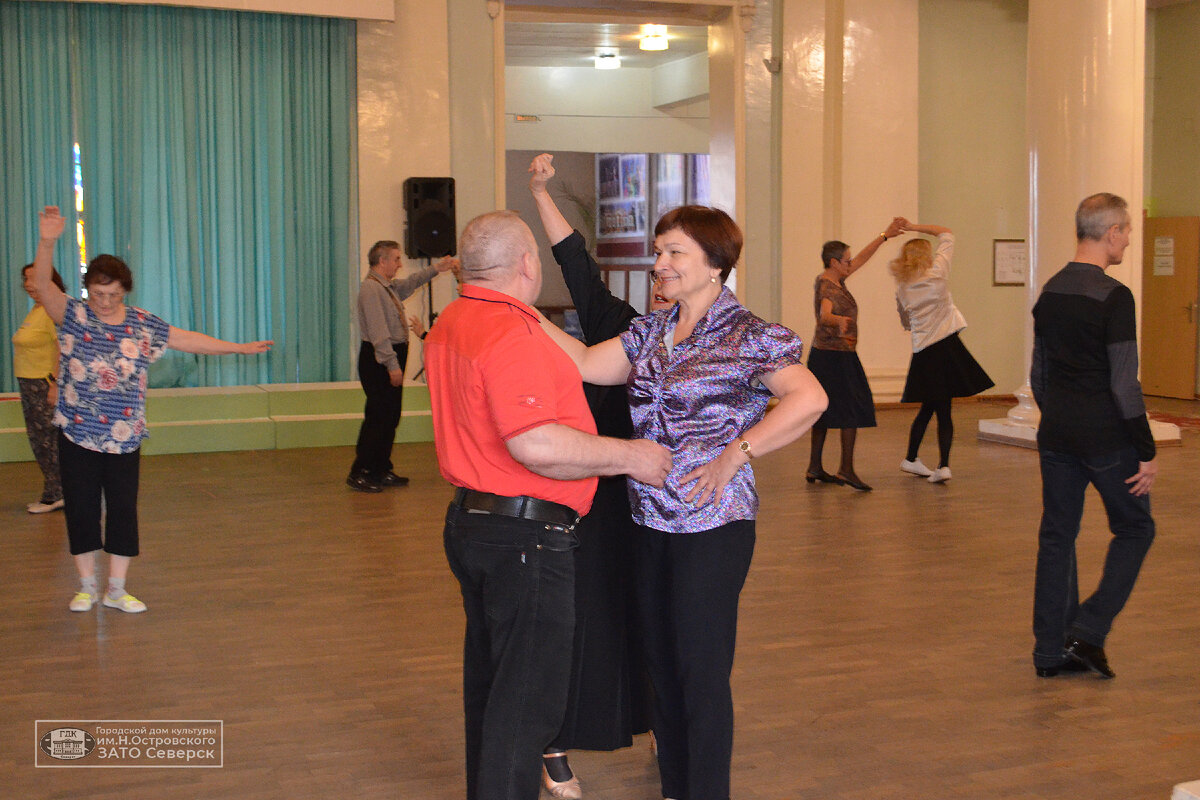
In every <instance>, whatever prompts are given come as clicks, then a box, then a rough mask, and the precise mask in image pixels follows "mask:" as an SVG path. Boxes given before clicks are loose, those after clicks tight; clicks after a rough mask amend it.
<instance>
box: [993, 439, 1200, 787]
mask: <svg viewBox="0 0 1200 800" xmlns="http://www.w3.org/2000/svg"><path fill="white" fill-rule="evenodd" d="M1150 433H1151V434H1152V435H1153V436H1154V442H1155V444H1160V445H1167V446H1170V445H1178V444H1181V443H1182V442H1181V439H1180V436H1179V426H1178V425H1175V424H1173V423H1170V422H1158V421H1157V420H1150ZM979 438H980V439H982V440H984V441H987V442H1000V443H1001V444H1012V445H1016V446H1017V447H1029V448H1032V449H1034V450H1036V449H1037V427H1035V426H1032V425H1023V424H1021V423H1018V422H1013V421H1012V420H1011V419H1009V418H1008V417H1004V418H1003V419H981V420H979ZM1197 800H1200V798H1197Z"/></svg>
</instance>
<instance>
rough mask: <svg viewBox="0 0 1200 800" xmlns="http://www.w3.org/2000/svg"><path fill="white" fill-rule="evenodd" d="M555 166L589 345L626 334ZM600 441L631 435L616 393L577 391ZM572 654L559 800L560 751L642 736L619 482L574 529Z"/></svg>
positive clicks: (537, 184) (570, 285) (542, 167)
mask: <svg viewBox="0 0 1200 800" xmlns="http://www.w3.org/2000/svg"><path fill="white" fill-rule="evenodd" d="M552 159H553V156H550V155H546V154H543V155H540V156H538V157H537V158H535V159H534V160H533V163H532V164H530V167H529V171H530V173H531V174H532V177H531V178H530V180H529V189H530V191H531V192H532V193H533V198H534V202H535V203H536V205H537V208H538V214H539V215H540V217H541V220H542V225H543V227H544V228H545V230H546V236H547V237H548V238H549V240H550V242H551V243H552V245H553V252H554V259H555V260H556V261H557V262H558V264H559V266H560V267H561V268H562V273H563V279H564V280H565V281H566V283H567V289H568V290H569V291H570V293H571V300H572V302H573V303H574V304H575V309H576V311H577V312H578V313H579V325H580V327H581V328H582V330H583V335H584V339H585V340H586V341H587V342H588V343H591V344H595V343H597V342H602V341H605V340H606V339H611V338H613V337H614V336H617V335H619V334H621V333H622V332H624V331H625V330H626V329H627V328H628V327H629V322H630V320H632V319H633V318H634V317H636V316H638V312H637V310H636V309H635V308H633V307H632V306H631V305H629V304H628V303H627V302H625V301H624V300H621V299H619V298H617V297H614V296H613V294H612V293H611V292H610V291H609V290H608V287H607V286H606V285H605V283H604V281H603V279H602V278H601V276H600V268H599V266H598V265H597V264H596V262H595V260H594V259H593V258H592V256H591V254H590V253H588V251H587V244H586V242H585V241H584V238H583V236H582V235H580V233H579V232H578V231H576V230H574V229H573V228H572V227H571V225H570V223H568V222H567V221H566V219H565V218H564V217H563V216H562V214H561V213H560V212H559V210H558V207H557V206H556V205H555V204H554V200H553V199H552V198H551V197H550V193H549V192H548V191H547V188H546V184H547V182H548V181H549V180H550V178H552V177H554V167H553V166H551V160H552ZM583 389H584V393H585V395H586V396H587V400H588V405H589V407H590V408H591V410H592V416H594V417H595V418H596V429H597V431H598V432H599V434H600V435H601V436H616V437H620V438H623V439H628V438H630V437H631V436H632V434H633V423H632V422H631V421H630V418H629V403H628V401H627V400H626V397H625V387H624V386H593V385H591V384H586V383H585V384H584V385H583ZM575 530H576V533H577V534H578V536H579V548H578V549H577V550H576V551H575V654H574V658H573V659H572V666H571V686H570V690H569V695H568V701H567V713H566V717H565V719H564V720H563V726H562V729H561V730H560V732H559V735H558V738H557V739H555V740H554V742H552V743H551V745H550V747H548V748H547V749H546V753H545V768H546V769H545V774H544V775H543V779H544V782H545V784H546V788H547V790H549V792H550V794H551V795H552V796H554V797H558V798H580V797H582V792H581V790H580V787H579V780H578V779H577V778H576V777H575V776H574V775H573V774H572V772H571V768H570V767H569V766H568V764H567V755H566V751H567V750H616V749H618V748H621V747H628V746H629V745H630V744H632V743H633V736H634V734H639V733H645V732H646V731H648V730H649V729H650V725H649V720H650V703H649V697H648V681H647V678H646V671H645V665H644V662H643V658H642V648H641V645H640V640H639V634H638V627H637V617H636V607H635V604H634V599H633V598H634V587H633V537H634V533H635V527H634V524H633V519H632V516H631V514H630V510H629V493H628V490H627V488H626V481H625V477H624V476H623V475H618V476H615V477H608V478H600V482H599V485H598V486H597V488H596V498H595V500H594V501H593V502H592V511H591V513H589V514H588V515H587V516H585V517H584V518H583V519H582V520H581V521H580V523H579V525H578V527H576V529H575Z"/></svg>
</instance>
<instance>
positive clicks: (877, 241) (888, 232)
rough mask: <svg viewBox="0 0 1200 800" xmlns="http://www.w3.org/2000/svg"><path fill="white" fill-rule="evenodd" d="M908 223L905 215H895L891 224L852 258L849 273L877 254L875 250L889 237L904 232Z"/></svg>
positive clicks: (852, 272)
mask: <svg viewBox="0 0 1200 800" xmlns="http://www.w3.org/2000/svg"><path fill="white" fill-rule="evenodd" d="M907 224H908V220H906V219H904V217H894V218H893V219H892V221H891V224H889V225H888V226H887V227H886V228H884V229H883V232H882V233H880V234H879V235H878V236H876V237H875V238H874V239H872V240H871V241H870V242H869V243H868V244H867V245H866V247H864V248H863V249H862V250H859V251H858V255H856V256H855V257H854V258H852V259H850V272H849V273H848V275H853V274H854V273H855V272H858V269H859V267H861V266H862V265H863V264H866V263H867V262H868V261H870V260H871V256H873V255H875V251H876V250H878V249H879V246H880V245H882V244H883V243H884V242H886V241H887V240H888V239H891V238H893V237H895V236H899V235H900V234H901V233H903V232H904V226H905V225H907Z"/></svg>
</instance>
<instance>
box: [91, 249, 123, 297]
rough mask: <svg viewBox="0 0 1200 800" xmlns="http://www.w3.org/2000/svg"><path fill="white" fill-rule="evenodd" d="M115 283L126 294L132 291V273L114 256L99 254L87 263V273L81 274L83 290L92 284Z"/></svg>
mask: <svg viewBox="0 0 1200 800" xmlns="http://www.w3.org/2000/svg"><path fill="white" fill-rule="evenodd" d="M113 281H116V282H117V283H119V284H121V288H122V289H124V290H125V291H126V292H132V291H133V273H132V272H130V271H129V267H128V266H126V264H125V262H124V261H122V260H121V259H119V258H117V257H116V256H110V255H108V254H107V253H101V254H100V255H98V256H96V257H95V258H93V259H92V260H91V262H90V263H88V268H87V272H85V273H83V288H85V289H86V288H87V287H89V286H91V285H92V284H93V283H112V282H113Z"/></svg>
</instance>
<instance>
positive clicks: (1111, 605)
mask: <svg viewBox="0 0 1200 800" xmlns="http://www.w3.org/2000/svg"><path fill="white" fill-rule="evenodd" d="M1041 465H1042V524H1041V528H1040V529H1039V530H1038V557H1037V577H1036V580H1035V583H1034V590H1033V635H1034V637H1035V640H1036V641H1035V645H1034V651H1033V663H1034V666H1038V667H1051V666H1055V665H1057V664H1060V663H1062V660H1063V643H1064V641H1065V639H1066V637H1067V636H1073V637H1076V638H1078V639H1081V640H1083V641H1085V642H1087V643H1088V644H1093V645H1096V646H1097V647H1103V646H1104V640H1105V638H1106V637H1107V636H1108V632H1109V630H1110V629H1111V628H1112V624H1113V620H1114V619H1115V618H1116V616H1117V614H1119V613H1120V612H1121V609H1122V608H1124V607H1125V602H1126V601H1127V600H1128V599H1129V594H1130V593H1131V592H1132V591H1133V584H1134V582H1135V581H1136V580H1137V576H1138V572H1139V570H1141V568H1142V561H1143V560H1145V558H1146V553H1147V552H1148V551H1149V550H1150V544H1151V542H1153V541H1154V519H1153V517H1151V516H1150V497H1149V495H1142V496H1141V497H1135V496H1134V495H1132V494H1130V493H1129V484H1127V483H1125V480H1126V479H1127V478H1130V477H1132V476H1133V475H1134V474H1135V473H1136V472H1137V471H1138V458H1137V454H1136V453H1135V452H1134V450H1133V448H1128V449H1126V450H1121V451H1118V452H1115V453H1107V454H1105V455H1101V456H1075V455H1069V454H1066V453H1055V452H1051V451H1047V450H1043V451H1041ZM1089 483H1090V484H1092V485H1093V486H1095V487H1096V491H1097V492H1099V493H1100V499H1101V500H1102V501H1103V502H1104V510H1105V511H1106V512H1107V513H1108V527H1109V529H1110V530H1111V531H1112V535H1113V538H1112V541H1111V542H1109V545H1108V555H1107V557H1106V558H1105V560H1104V574H1103V575H1101V576H1100V585H1099V586H1097V587H1096V591H1095V592H1094V593H1093V594H1092V596H1091V597H1089V598H1088V599H1087V600H1085V601H1084V602H1083V603H1080V602H1079V581H1078V575H1077V574H1076V566H1075V538H1076V537H1077V536H1078V535H1079V522H1080V520H1081V519H1082V517H1083V498H1084V492H1085V490H1086V489H1087V485H1088V484H1089Z"/></svg>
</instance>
